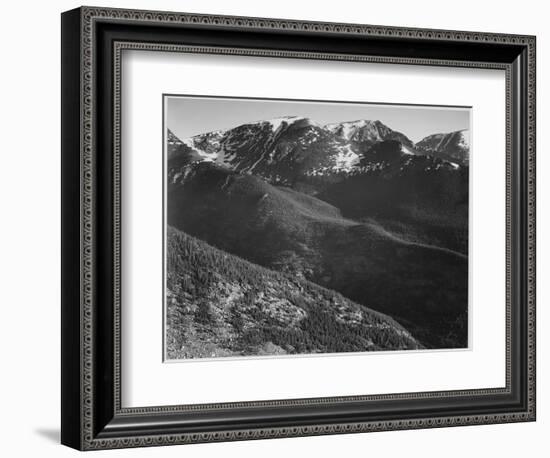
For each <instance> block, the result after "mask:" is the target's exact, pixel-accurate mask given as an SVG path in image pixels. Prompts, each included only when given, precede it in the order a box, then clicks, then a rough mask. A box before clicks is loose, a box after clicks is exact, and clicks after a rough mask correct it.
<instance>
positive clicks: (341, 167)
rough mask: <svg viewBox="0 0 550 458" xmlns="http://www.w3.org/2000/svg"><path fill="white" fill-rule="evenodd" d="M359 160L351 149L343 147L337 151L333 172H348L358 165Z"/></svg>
mask: <svg viewBox="0 0 550 458" xmlns="http://www.w3.org/2000/svg"><path fill="white" fill-rule="evenodd" d="M359 160H360V158H359V155H358V154H357V153H356V152H355V151H353V150H352V149H351V146H350V145H345V146H343V147H341V148H339V149H338V153H337V155H336V157H335V165H334V167H333V170H334V171H337V172H341V171H342V172H349V171H351V170H352V169H353V168H354V167H355V166H357V164H359Z"/></svg>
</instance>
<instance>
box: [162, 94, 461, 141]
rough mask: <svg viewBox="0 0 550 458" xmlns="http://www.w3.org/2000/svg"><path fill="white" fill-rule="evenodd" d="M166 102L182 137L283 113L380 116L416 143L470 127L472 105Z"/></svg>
mask: <svg viewBox="0 0 550 458" xmlns="http://www.w3.org/2000/svg"><path fill="white" fill-rule="evenodd" d="M164 102H165V113H166V120H165V121H166V126H167V127H168V128H169V129H170V130H172V132H174V133H175V134H176V135H177V136H178V137H179V138H187V137H191V136H193V135H197V134H202V133H205V132H211V131H213V130H219V129H223V130H225V129H230V128H232V127H236V126H239V125H241V124H245V123H249V122H254V121H260V120H267V119H272V118H277V117H281V116H303V117H307V118H311V119H312V120H314V121H317V122H318V123H320V124H328V123H333V122H342V121H354V120H357V119H369V120H377V119H378V120H380V121H382V122H383V123H384V124H386V125H387V126H388V127H390V128H392V129H393V130H397V131H399V132H402V133H403V134H405V135H406V136H407V137H409V138H410V139H411V140H412V141H413V142H417V141H419V140H421V139H422V138H424V137H426V136H427V135H431V134H435V133H441V132H452V131H455V130H461V129H467V128H469V127H470V112H471V110H470V108H467V107H435V106H418V105H380V104H369V103H341V102H340V103H338V102H304V101H287V100H270V99H240V98H221V97H198V96H166V97H165V101H164Z"/></svg>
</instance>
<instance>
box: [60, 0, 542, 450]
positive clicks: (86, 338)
mask: <svg viewBox="0 0 550 458" xmlns="http://www.w3.org/2000/svg"><path fill="white" fill-rule="evenodd" d="M535 111H536V110H535V38H534V37H532V36H518V35H502V34H491V33H479V32H457V31H442V30H423V29H410V28H399V27H383V26H371V25H357V24H336V23H314V22H300V21H291V20H281V19H262V18H248V17H225V16H204V15H196V14H185V13H167V12H151V11H132V10H122V9H104V8H95V7H82V8H78V9H76V10H72V11H68V12H66V13H63V15H62V112H63V114H62V178H63V182H62V240H63V247H62V437H61V439H62V443H64V444H65V445H68V446H70V447H73V448H76V449H80V450H92V449H106V448H121V447H137V446H151V445H168V444H184V443H196V442H211V441H229V440H245V439H258V438H275V437H289V436H307V435H319V434H335V433H351V432H369V431H387V430H400V429H412V428H428V427H442V426H458V425H475V424H489V423H505V422H516V421H533V420H535Z"/></svg>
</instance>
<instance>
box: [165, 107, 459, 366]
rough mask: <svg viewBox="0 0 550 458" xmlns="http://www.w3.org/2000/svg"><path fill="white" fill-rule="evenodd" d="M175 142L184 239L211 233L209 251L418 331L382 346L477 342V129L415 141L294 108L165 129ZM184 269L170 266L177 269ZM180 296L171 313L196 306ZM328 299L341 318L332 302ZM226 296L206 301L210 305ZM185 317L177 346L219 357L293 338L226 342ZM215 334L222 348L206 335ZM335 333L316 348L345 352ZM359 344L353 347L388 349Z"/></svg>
mask: <svg viewBox="0 0 550 458" xmlns="http://www.w3.org/2000/svg"><path fill="white" fill-rule="evenodd" d="M167 150H168V151H167V220H168V225H169V231H173V233H175V234H179V235H178V237H179V239H178V240H180V239H181V237H191V238H193V240H198V241H196V242H193V243H205V244H206V245H204V246H202V248H200V250H201V251H205V250H206V251H209V252H210V253H211V254H210V255H209V256H213V257H216V256H221V255H220V253H224V256H225V255H228V256H229V255H230V256H234V257H235V259H238V261H239V262H248V263H250V265H254V266H257V267H258V268H261V269H268V271H269V272H274V273H277V275H283V276H287V277H285V278H293V279H294V280H295V281H298V282H305V283H307V284H308V285H315V287H317V288H321V289H322V290H323V291H325V290H326V291H331V292H332V294H338V295H341V297H342V298H343V299H342V300H346V301H350V303H353V304H355V305H354V307H360V308H361V310H369V311H377V312H378V313H380V314H383V315H382V316H384V317H385V319H388V320H390V318H389V317H392V318H391V319H394V320H395V322H397V323H399V326H402V327H403V328H404V329H406V330H407V332H408V333H410V338H411V339H412V340H410V341H408V343H407V344H404V343H403V341H402V340H399V339H397V340H396V342H397V341H399V344H395V343H394V344H389V343H388V344H387V345H386V347H385V349H398V348H401V349H402V348H404V347H403V346H404V345H405V346H407V348H420V347H427V348H457V347H465V346H466V345H467V300H468V260H467V253H468V248H467V247H468V175H469V165H468V164H469V157H468V156H469V146H468V133H467V131H456V132H449V133H447V134H434V135H431V136H428V137H426V138H424V139H423V140H421V141H420V142H417V143H413V142H412V141H411V140H410V139H408V138H407V137H406V135H404V134H403V133H401V132H398V131H395V130H392V129H391V128H390V127H388V126H386V125H384V124H383V123H381V122H380V121H369V120H358V121H352V122H342V123H336V124H329V125H321V124H319V123H316V122H315V121H313V120H311V119H308V118H301V117H292V116H288V117H284V118H278V119H273V120H268V121H258V122H254V123H248V124H244V125H241V126H237V127H235V128H232V129H229V130H225V131H214V132H208V133H204V134H200V135H196V136H194V137H191V138H188V139H183V140H182V139H179V138H178V137H177V136H176V135H174V133H173V132H172V131H170V130H168V133H167ZM170 234H172V232H170ZM170 237H172V238H173V236H172V235H170V236H169V239H170ZM186 243H188V242H186ZM194 246H195V245H194ZM205 246H207V247H208V248H205ZM220 250H221V251H220ZM212 253H213V254H212ZM182 262H183V261H182ZM180 264H181V263H180ZM180 264H178V265H180ZM186 268H187V267H186ZM245 270H246V269H245ZM184 272H186V270H185V269H184V270H183V271H178V270H177V269H176V270H173V271H171V270H170V268H169V269H168V276H169V277H170V276H171V275H172V276H175V277H177V276H180V277H181V275H183V274H184ZM262 272H263V271H262ZM186 275H187V274H186ZM219 275H220V276H221V277H224V276H225V277H227V275H228V274H227V272H226V273H225V274H219ZM221 277H220V278H221ZM242 281H243V284H248V285H252V284H254V282H252V281H251V280H250V279H249V280H242ZM224 282H227V278H226V279H225V280H223V281H222V280H219V281H217V282H214V283H210V286H209V288H210V289H209V293H208V294H209V297H215V296H216V295H217V296H219V297H224V294H229V293H227V291H229V290H228V289H227V288H225V287H222V286H219V287H218V286H216V285H223V284H224ZM283 283H284V282H283ZM272 284H273V285H276V284H277V282H272ZM264 286H265V285H263V286H262V285H260V286H259V287H262V288H264ZM195 287H196V285H195ZM224 288H225V289H224ZM278 288H279V287H278V286H273V288H272V290H273V291H277V290H278ZM285 288H288V285H287V286H285ZM245 289H246V288H245ZM264 289H265V288H264ZM171 291H172V293H171V294H173V290H171ZM224 291H225V293H224ZM241 292H242V291H241ZM257 292H258V291H257ZM255 294H256V293H255ZM281 294H283V292H282V291H279V292H278V293H277V294H276V296H277V295H281ZM178 297H179V299H174V300H173V301H172V302H170V301H169V307H168V313H169V315H170V316H176V315H178V313H179V315H181V310H182V307H187V309H189V307H191V306H190V305H189V301H187V302H186V304H187V305H185V306H183V305H182V304H183V303H184V302H185V301H183V299H182V296H178ZM339 297H340V296H339ZM182 301H183V302H182ZM290 302H291V303H294V304H295V301H294V302H293V301H292V300H291V301H290ZM170 304H173V305H172V306H170ZM317 305H318V306H320V307H322V310H324V311H325V312H326V313H328V315H323V316H325V317H329V316H332V318H331V321H334V320H335V318H334V313H335V312H334V308H331V304H330V301H328V300H327V299H325V300H324V301H321V303H319V304H317ZM216 307H217V306H216V305H215V304H214V302H212V301H211V302H210V303H209V310H210V309H211V310H214V309H215V308H216ZM288 307H290V308H292V307H291V306H288ZM230 308H231V309H233V308H234V307H230ZM305 308H307V307H305ZM308 310H309V309H308ZM331 310H332V311H331ZM177 311H179V312H178V313H176V312H177ZM325 312H323V313H325ZM174 314H175V315H174ZM179 315H178V316H179ZM239 315H242V313H239ZM245 315H246V314H245ZM245 315H243V316H242V318H243V320H244V321H246V322H251V320H252V321H253V319H252V318H250V317H248V315H246V316H245ZM182 316H184V318H181V316H180V321H181V320H183V321H181V323H186V324H181V323H180V324H181V326H183V328H186V329H188V330H189V329H191V331H189V332H188V333H187V334H186V333H181V332H180V331H181V329H183V328H181V326H180V328H181V329H180V331H176V330H177V329H178V327H177V326H172V327H171V328H170V329H171V330H169V336H171V337H170V339H172V341H173V343H174V345H172V348H176V349H177V348H180V347H181V345H183V346H184V347H185V346H186V345H187V347H186V348H194V349H195V350H194V351H195V353H196V352H198V353H200V354H202V353H201V351H202V350H200V348H202V349H203V350H204V349H205V348H214V349H215V350H213V351H212V353H213V354H216V355H219V354H220V355H221V354H224V355H225V354H234V353H235V352H240V353H239V354H245V353H246V354H250V352H254V351H257V352H262V351H265V348H264V346H265V345H268V346H269V347H270V348H271V349H272V350H273V351H274V352H283V353H284V352H290V353H292V352H293V350H292V348H295V347H293V346H292V345H291V347H285V345H284V339H282V338H281V339H282V340H281V339H279V340H277V339H275V337H273V336H274V334H273V333H271V334H270V333H269V332H267V331H266V332H267V334H266V333H263V334H262V333H260V334H261V335H262V336H263V337H258V338H257V341H255V342H256V344H254V345H252V347H250V346H248V347H247V346H244V347H243V346H242V345H241V346H240V347H239V346H238V345H237V346H234V345H229V344H227V341H226V344H224V345H225V346H224V345H222V344H221V343H220V342H219V341H218V340H216V339H215V338H214V337H213V336H214V334H215V333H212V332H211V330H210V331H208V327H207V326H205V325H204V324H203V325H200V326H199V324H200V323H199V324H197V322H196V320H195V321H193V320H191V321H189V317H188V316H186V315H185V314H183V315H182ZM224 320H225V319H224ZM224 320H222V321H223V322H224V323H226V324H224V325H223V326H222V325H219V323H218V322H217V323H218V324H216V326H217V327H218V328H219V326H222V328H223V329H224V331H220V330H219V333H221V334H222V335H226V334H227V333H229V334H231V335H232V336H233V337H232V339H233V340H232V342H235V339H237V340H238V338H240V337H242V332H240V333H239V332H237V331H235V329H234V327H232V325H231V326H230V325H227V323H229V322H228V321H227V320H225V321H224ZM191 322H193V323H195V324H193V325H191V324H190V323H191ZM304 323H305V322H304ZM264 325H265V323H264ZM363 325H364V323H363ZM363 325H362V326H363ZM190 326H191V327H190ZM197 326H199V327H201V326H202V327H201V332H200V333H198V331H197V329H198V328H197ZM228 326H229V327H228ZM262 326H263V325H262ZM262 326H260V325H259V324H258V323H256V325H255V327H254V328H255V329H260V328H262ZM300 326H301V325H300ZM300 326H298V328H299V329H300V330H301V331H300V332H302V331H303V330H304V329H303V328H302V327H300ZM352 328H353V329H355V330H357V329H358V328H357V326H356V325H353V326H352ZM220 329H221V328H220ZM228 329H229V330H228ZM262 329H263V328H262ZM396 329H398V328H396ZM205 332H206V334H204V333H205ZM235 332H236V334H235ZM255 332H256V334H258V333H259V332H260V331H258V330H257V331H255ZM339 332H340V333H341V332H343V331H342V330H340V331H339ZM354 332H355V331H354ZM357 332H359V331H357ZM361 332H362V331H361ZM400 332H401V330H400V328H399V332H398V333H397V334H399V333H400ZM201 333H202V334H201ZM176 334H177V335H178V337H177V338H176V337H174V336H175V335H176ZM199 334H200V335H201V336H202V337H200V338H199V337H198V336H199ZM229 334H227V335H229ZM237 334H238V335H239V336H240V337H239V336H237ZM272 334H273V335H272ZM205 335H209V336H210V337H208V339H210V340H209V342H211V343H212V342H214V341H215V343H212V345H213V346H208V345H206V344H205V343H204V342H205V341H204V339H205V338H206V337H204V336H205ZM277 335H278V334H277ZM399 335H401V334H399ZM185 336H187V337H185ZM189 336H195V337H194V338H191V337H189ZM235 336H237V337H235ZM312 338H313V337H311V336H310V337H308V339H312ZM174 339H175V340H174ZM193 339H195V340H193ZM197 339H198V340H197ZM212 339H214V340H212ZM274 339H275V340H277V342H278V343H277V342H275V340H274ZM200 342H202V344H200ZM336 342H337V339H336V340H334V341H332V344H331V345H328V346H322V345H317V344H316V345H317V346H316V345H313V346H312V347H311V348H309V350H307V351H311V352H317V351H321V352H332V351H342V350H341V349H340V350H338V349H337V348H339V347H338V345H336ZM357 342H360V340H358V341H357ZM413 342H414V343H413ZM180 344H181V345H180ZM205 345H206V346H205ZM220 345H221V346H220ZM228 345H229V346H228ZM357 345H358V346H355V347H353V345H352V346H350V347H349V348H352V347H353V349H352V350H347V351H359V350H357V348H359V347H361V346H362V348H365V349H368V348H370V349H380V348H382V347H383V346H380V345H378V344H376V345H374V346H370V347H368V346H365V345H363V344H359V343H358V344H357ZM415 345H416V347H415ZM367 347H368V348H367ZM251 348H255V350H251ZM300 348H301V347H300ZM304 348H305V347H304ZM262 349H263V350H262ZM295 350H296V349H295ZM174 351H175V350H174ZM178 351H179V350H178ZM204 351H206V353H208V352H209V351H210V350H208V351H207V350H204ZM304 351H305V350H304ZM243 352H244V353H243ZM296 352H302V351H301V350H296ZM184 353H185V352H184ZM198 353H197V354H198ZM203 353H204V352H203ZM174 354H175V353H174ZM178 354H180V355H181V352H180V353H178ZM185 355H186V357H193V351H191V352H187V353H185ZM195 357H197V355H195Z"/></svg>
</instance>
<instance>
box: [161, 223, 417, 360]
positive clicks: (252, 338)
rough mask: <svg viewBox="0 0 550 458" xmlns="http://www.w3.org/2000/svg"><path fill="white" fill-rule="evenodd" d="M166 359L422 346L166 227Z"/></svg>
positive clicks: (389, 322) (339, 302) (359, 311)
mask: <svg viewBox="0 0 550 458" xmlns="http://www.w3.org/2000/svg"><path fill="white" fill-rule="evenodd" d="M167 253H168V259H167V290H168V292H167V326H166V328H167V336H166V339H167V349H168V355H167V356H168V358H169V359H182V358H200V357H214V356H236V355H276V354H285V353H288V354H293V353H332V352H350V351H374V350H398V349H399V350H404V349H417V348H421V346H420V345H419V344H418V342H417V341H416V340H415V339H414V338H413V337H412V336H411V335H410V334H409V333H408V332H407V331H406V330H405V329H404V328H403V327H402V326H400V325H399V324H398V323H396V322H395V321H394V320H393V319H391V318H389V317H387V316H385V315H383V314H381V313H377V312H374V311H372V310H369V309H368V308H366V307H364V306H361V305H359V304H356V303H354V302H352V301H350V300H348V299H346V298H344V297H343V296H341V295H340V294H338V293H336V292H334V291H329V290H327V289H325V288H322V287H320V286H318V285H315V284H312V283H310V282H307V281H305V280H300V279H297V278H295V277H294V276H291V275H285V274H281V273H277V272H273V271H270V270H267V269H264V268H262V267H259V266H257V265H254V264H251V263H249V262H246V261H244V260H242V259H240V258H238V257H235V256H232V255H230V254H227V253H225V252H223V251H220V250H218V249H216V248H214V247H212V246H210V245H208V244H207V243H205V242H202V241H200V240H198V239H195V238H193V237H190V236H188V235H187V234H184V233H182V232H180V231H178V230H176V229H174V228H172V227H168V230H167Z"/></svg>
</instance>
